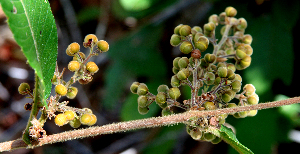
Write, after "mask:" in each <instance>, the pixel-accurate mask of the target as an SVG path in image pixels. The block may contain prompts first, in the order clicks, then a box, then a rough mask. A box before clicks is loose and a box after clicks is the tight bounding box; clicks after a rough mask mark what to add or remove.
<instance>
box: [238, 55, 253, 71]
mask: <svg viewBox="0 0 300 154" xmlns="http://www.w3.org/2000/svg"><path fill="white" fill-rule="evenodd" d="M250 64H251V57H250V56H248V55H247V56H246V57H245V58H243V59H241V60H240V61H236V63H235V66H236V69H237V70H242V69H245V68H247V67H249V66H250Z"/></svg>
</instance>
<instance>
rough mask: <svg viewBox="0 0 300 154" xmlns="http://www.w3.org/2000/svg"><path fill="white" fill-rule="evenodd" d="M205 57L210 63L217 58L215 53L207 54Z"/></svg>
mask: <svg viewBox="0 0 300 154" xmlns="http://www.w3.org/2000/svg"><path fill="white" fill-rule="evenodd" d="M204 59H205V61H206V62H208V63H213V62H215V60H216V55H214V54H205V56H204Z"/></svg>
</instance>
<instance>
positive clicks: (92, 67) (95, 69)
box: [86, 61, 99, 73]
mask: <svg viewBox="0 0 300 154" xmlns="http://www.w3.org/2000/svg"><path fill="white" fill-rule="evenodd" d="M86 70H87V71H89V72H91V73H97V72H98V70H99V68H98V66H97V65H96V64H95V63H94V62H92V61H90V62H88V63H87V64H86Z"/></svg>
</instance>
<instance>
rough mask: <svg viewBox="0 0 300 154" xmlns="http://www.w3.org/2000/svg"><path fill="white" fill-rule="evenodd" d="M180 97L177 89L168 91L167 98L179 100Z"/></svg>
mask: <svg viewBox="0 0 300 154" xmlns="http://www.w3.org/2000/svg"><path fill="white" fill-rule="evenodd" d="M180 95H181V93H180V90H179V89H178V88H177V87H173V88H171V89H169V96H170V97H171V98H172V99H177V98H179V96H180Z"/></svg>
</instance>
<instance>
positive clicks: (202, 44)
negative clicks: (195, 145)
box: [195, 36, 209, 52]
mask: <svg viewBox="0 0 300 154" xmlns="http://www.w3.org/2000/svg"><path fill="white" fill-rule="evenodd" d="M208 45H209V40H208V39H207V38H206V37H205V36H200V37H199V38H198V40H197V41H196V42H195V48H197V49H199V50H200V51H201V52H203V51H205V50H206V49H207V48H208Z"/></svg>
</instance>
